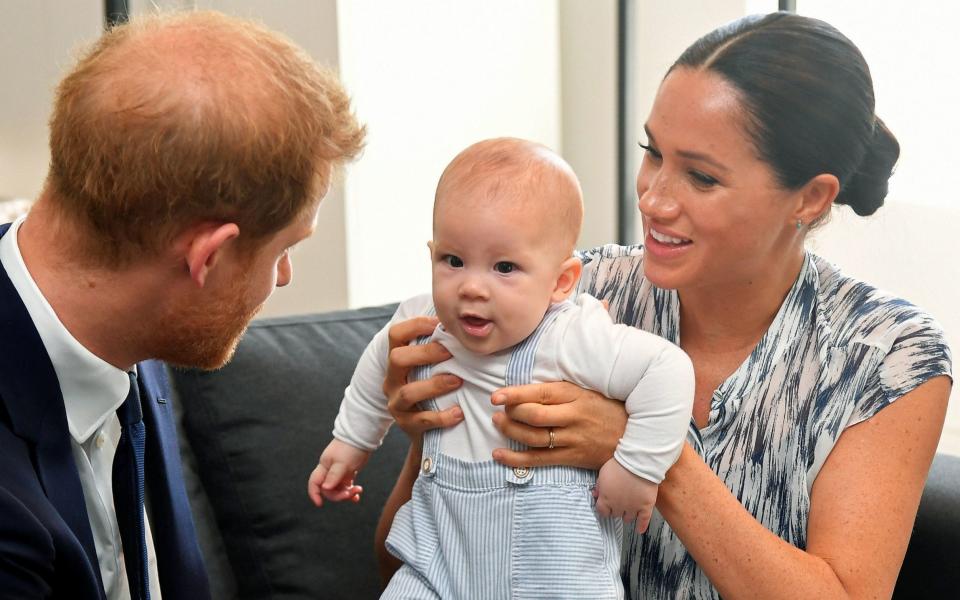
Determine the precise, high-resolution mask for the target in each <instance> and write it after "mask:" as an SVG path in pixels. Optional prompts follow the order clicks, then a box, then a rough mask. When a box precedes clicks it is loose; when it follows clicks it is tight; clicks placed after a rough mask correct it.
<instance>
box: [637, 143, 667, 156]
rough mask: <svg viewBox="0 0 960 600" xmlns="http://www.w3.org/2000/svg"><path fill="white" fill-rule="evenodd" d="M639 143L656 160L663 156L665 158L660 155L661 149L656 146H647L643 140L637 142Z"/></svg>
mask: <svg viewBox="0 0 960 600" xmlns="http://www.w3.org/2000/svg"><path fill="white" fill-rule="evenodd" d="M637 145H638V146H640V147H641V148H643V150H644V151H645V152H646V153H647V154H648V155H649V156H650V158H653V159H655V160H660V159H661V158H663V157H662V156H661V155H660V151H659V150H657V149H656V148H654V147H653V146H647V145H645V144H643V143H641V142H637Z"/></svg>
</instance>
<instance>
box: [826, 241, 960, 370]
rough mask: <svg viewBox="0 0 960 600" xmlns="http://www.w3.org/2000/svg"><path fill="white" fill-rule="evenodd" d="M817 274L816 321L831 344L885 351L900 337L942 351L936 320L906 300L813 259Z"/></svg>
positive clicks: (941, 339)
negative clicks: (863, 346)
mask: <svg viewBox="0 0 960 600" xmlns="http://www.w3.org/2000/svg"><path fill="white" fill-rule="evenodd" d="M813 261H814V264H815V266H816V269H817V275H818V280H819V281H818V284H819V285H818V293H817V296H818V298H817V309H818V320H819V321H820V323H821V324H822V325H824V326H825V329H826V333H827V334H828V335H829V337H830V338H831V342H832V343H831V345H835V346H848V345H851V344H858V343H860V344H867V345H870V346H876V347H879V348H881V349H883V350H885V351H887V352H889V351H890V350H891V349H892V348H893V347H894V346H895V345H896V344H897V343H898V342H901V341H902V340H903V339H904V338H913V339H915V340H917V341H921V340H922V341H923V343H924V344H926V345H928V346H929V347H930V350H931V351H938V352H944V351H946V352H949V350H948V349H946V341H945V335H944V332H943V328H942V327H941V326H940V324H939V323H938V322H937V320H936V319H935V318H934V317H933V316H932V315H930V314H929V313H927V312H926V311H924V310H923V309H922V308H920V307H918V306H916V305H914V304H913V303H911V302H909V301H908V300H906V299H904V298H901V297H899V296H897V295H895V294H892V293H890V292H887V291H885V290H882V289H880V288H877V287H875V286H873V285H870V284H869V283H866V282H864V281H860V280H859V279H856V278H854V277H851V276H849V275H847V274H845V273H843V271H842V270H841V269H840V268H839V267H838V266H836V265H834V264H832V263H830V262H829V261H827V260H825V259H823V258H822V257H819V256H813Z"/></svg>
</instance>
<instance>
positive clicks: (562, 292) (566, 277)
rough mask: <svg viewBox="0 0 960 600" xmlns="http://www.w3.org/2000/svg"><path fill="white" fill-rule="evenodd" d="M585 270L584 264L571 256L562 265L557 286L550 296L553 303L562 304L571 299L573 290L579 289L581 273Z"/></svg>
mask: <svg viewBox="0 0 960 600" xmlns="http://www.w3.org/2000/svg"><path fill="white" fill-rule="evenodd" d="M582 270H583V263H581V262H580V259H579V258H577V257H575V256H571V257H570V258H568V259H567V260H565V261H563V264H561V265H560V275H559V276H557V284H556V286H555V287H554V289H553V294H552V295H551V296H550V301H551V302H562V301H563V300H566V299H567V298H569V297H570V294H572V293H573V290H574V289H576V287H577V280H579V279H580V272H581V271H582Z"/></svg>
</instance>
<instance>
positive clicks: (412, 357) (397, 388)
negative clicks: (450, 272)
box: [374, 317, 463, 585]
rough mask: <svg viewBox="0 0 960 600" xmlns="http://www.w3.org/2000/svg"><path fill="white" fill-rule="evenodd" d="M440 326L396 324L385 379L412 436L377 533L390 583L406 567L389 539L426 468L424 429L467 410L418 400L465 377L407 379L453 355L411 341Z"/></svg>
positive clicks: (420, 321) (390, 402)
mask: <svg viewBox="0 0 960 600" xmlns="http://www.w3.org/2000/svg"><path fill="white" fill-rule="evenodd" d="M436 326H437V319H436V318H435V317H418V318H415V319H410V320H409V321H402V322H400V323H397V324H396V325H394V326H393V327H391V328H390V362H389V365H388V367H387V376H386V379H385V381H384V382H383V393H384V394H385V395H386V397H387V408H388V409H389V410H390V414H391V415H393V418H394V420H396V422H397V426H398V427H400V428H401V429H403V431H404V432H405V433H406V434H407V435H408V436H410V440H411V443H410V451H409V452H408V453H407V459H406V461H405V462H404V464H403V469H402V470H401V471H400V476H399V477H398V478H397V483H396V484H394V487H393V491H392V492H390V497H389V498H388V499H387V503H386V504H385V505H384V507H383V512H382V513H381V514H380V521H379V522H378V523H377V530H376V535H375V537H374V552H375V554H376V556H377V563H378V565H379V568H380V577H381V579H382V581H383V584H384V585H386V584H387V582H389V581H390V578H391V577H393V574H394V573H395V572H396V570H397V569H399V568H400V564H401V563H400V561H399V560H397V559H396V558H395V557H394V556H393V555H392V554H390V553H389V552H387V549H386V546H385V544H384V543H385V542H386V539H387V534H388V533H390V527H391V525H393V517H394V515H396V514H397V510H399V509H400V506H402V505H403V503H404V502H406V501H407V500H409V499H410V493H411V490H412V489H413V482H414V481H416V480H417V473H418V472H419V469H420V456H421V447H422V440H423V432H424V431H427V430H428V429H435V428H437V427H450V426H451V425H456V424H457V423H459V422H460V421H462V420H463V411H462V410H461V409H460V407H459V406H453V407H450V408H448V409H446V410H442V411H422V410H420V409H419V408H417V403H418V402H420V401H422V400H427V399H429V398H434V397H436V396H441V395H443V394H447V393H449V392H452V391H453V390H455V389H457V388H458V387H460V384H461V383H462V382H461V381H460V379H459V378H458V377H456V376H454V375H437V376H435V377H431V378H430V379H424V380H422V381H413V382H410V383H407V376H408V375H409V373H410V370H411V369H413V368H414V367H417V366H420V365H431V364H435V363H438V362H441V361H444V360H446V359H448V358H450V353H449V352H447V350H446V348H444V347H443V346H441V345H440V344H438V343H436V342H433V343H429V344H422V345H417V346H410V345H409V344H410V342H411V341H413V340H415V339H416V338H418V337H419V336H422V335H430V334H431V333H433V330H434V328H435V327H436Z"/></svg>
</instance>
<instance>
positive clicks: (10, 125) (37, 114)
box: [0, 0, 103, 198]
mask: <svg viewBox="0 0 960 600" xmlns="http://www.w3.org/2000/svg"><path fill="white" fill-rule="evenodd" d="M102 15H103V2H102V0H75V1H71V2H62V1H60V0H4V1H3V2H2V4H0V74H2V76H3V90H2V92H0V198H2V197H8V198H9V197H23V198H36V196H37V194H38V193H39V192H40V188H41V187H42V185H43V180H44V179H45V178H46V176H47V166H48V164H49V162H50V152H49V151H48V150H47V137H48V130H47V118H48V117H49V114H50V105H51V102H52V100H53V88H54V86H56V84H57V82H58V81H59V80H60V76H61V75H62V74H63V71H64V69H65V68H67V67H69V66H70V65H71V64H72V62H73V61H72V55H73V50H74V49H75V48H76V47H77V46H78V45H79V44H80V43H81V42H83V41H86V40H92V39H94V38H96V37H97V35H99V34H100V31H101V29H102V26H103V25H102V24H103V19H102Z"/></svg>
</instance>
